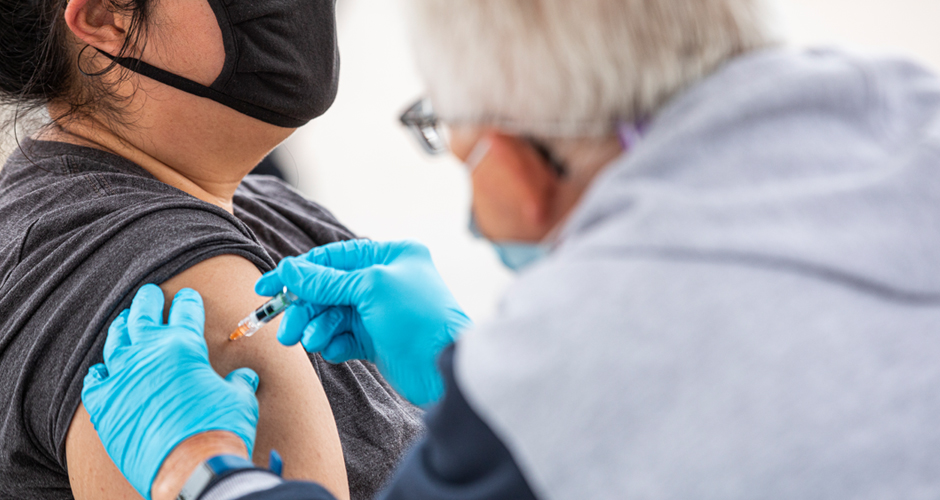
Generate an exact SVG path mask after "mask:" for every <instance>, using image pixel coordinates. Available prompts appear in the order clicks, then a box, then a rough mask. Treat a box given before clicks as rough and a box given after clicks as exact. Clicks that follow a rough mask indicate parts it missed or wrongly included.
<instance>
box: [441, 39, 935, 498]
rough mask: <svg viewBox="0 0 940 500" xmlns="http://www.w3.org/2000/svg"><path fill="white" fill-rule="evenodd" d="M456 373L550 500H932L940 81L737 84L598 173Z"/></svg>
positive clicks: (836, 74)
mask: <svg viewBox="0 0 940 500" xmlns="http://www.w3.org/2000/svg"><path fill="white" fill-rule="evenodd" d="M455 375H456V382H457V384H458V385H459V386H460V389H461V390H462V392H463V394H464V396H465V397H466V400H467V401H468V402H469V404H470V406H471V407H472V409H473V410H474V411H475V412H476V413H477V414H478V415H479V416H480V418H481V419H482V420H483V421H484V422H486V424H487V425H488V426H489V427H490V428H491V429H492V430H493V432H494V433H495V434H496V435H497V436H498V437H499V439H500V440H501V441H502V442H503V443H504V444H505V445H506V447H507V448H508V450H509V452H510V453H511V454H512V457H513V459H514V460H515V462H516V463H517V464H518V466H519V468H520V469H521V471H522V473H523V475H524V476H525V478H526V480H527V482H528V483H529V485H530V486H531V487H532V490H533V491H534V493H535V494H536V496H537V497H539V498H541V499H546V500H549V499H550V500H561V499H566V500H570V499H582V498H583V499H592V500H598V499H644V500H649V499H663V500H665V499H670V500H679V499H682V500H688V499H696V500H707V499H724V500H731V499H740V500H745V499H748V500H751V499H758V498H760V499H794V500H795V499H799V500H811V499H835V498H838V499H843V500H846V499H908V500H910V499H921V498H922V499H936V498H940V80H938V79H937V77H935V76H934V75H933V74H931V73H930V72H928V71H926V70H924V69H923V68H920V67H918V66H917V65H914V64H912V63H909V62H906V61H902V60H894V59H872V58H863V57H856V56H852V55H847V54H845V53H841V52H834V51H810V52H798V51H795V50H789V49H774V50H768V51H763V52H759V53H754V54H750V55H747V56H744V57H741V58H739V59H737V60H735V61H733V62H731V63H729V64H727V65H726V66H725V67H723V68H721V69H720V70H719V71H717V72H716V73H715V74H714V75H712V76H710V77H709V78H707V79H705V80H704V81H702V82H700V83H699V84H697V85H696V86H694V87H692V88H691V89H689V90H687V91H685V92H684V93H682V94H681V95H679V96H678V97H677V98H675V99H673V101H672V102H671V103H670V104H669V105H668V106H667V107H666V108H665V109H663V110H662V111H661V112H660V113H659V114H658V115H657V116H656V117H655V119H654V121H653V123H652V126H651V127H650V129H649V131H648V134H647V135H646V136H645V137H644V139H643V140H642V142H641V143H640V144H639V145H638V146H637V147H636V148H635V149H634V150H633V151H630V152H629V153H628V154H625V155H624V156H623V157H622V158H621V159H619V160H617V161H616V162H615V163H614V164H612V165H611V166H609V167H608V168H607V169H606V170H605V172H604V173H602V174H601V176H600V177H599V178H598V179H597V180H596V182H595V183H594V185H593V187H592V189H591V190H590V191H589V192H588V193H587V195H586V196H585V197H584V199H583V201H582V203H581V204H580V206H579V207H578V208H577V210H576V212H575V213H574V215H573V216H572V217H571V218H570V220H569V222H568V223H567V225H566V227H565V228H564V231H563V233H562V239H561V243H560V245H559V246H558V247H557V249H556V251H555V252H554V253H553V254H552V256H551V257H550V258H549V259H547V260H546V261H544V262H543V263H541V264H539V265H537V266H536V267H535V268H533V269H531V270H530V271H529V272H527V273H525V274H524V275H523V276H522V277H521V279H520V280H519V281H518V283H517V284H515V285H514V286H513V287H512V289H511V290H510V291H509V292H508V294H507V295H506V296H505V298H504V300H503V301H502V305H501V308H500V311H499V314H498V317H497V318H496V319H495V321H492V322H490V323H488V324H485V325H481V326H480V327H478V328H477V329H475V330H474V331H472V332H469V333H468V334H466V335H465V336H464V337H463V338H462V339H461V341H460V343H459V345H458V348H457V352H456V356H455Z"/></svg>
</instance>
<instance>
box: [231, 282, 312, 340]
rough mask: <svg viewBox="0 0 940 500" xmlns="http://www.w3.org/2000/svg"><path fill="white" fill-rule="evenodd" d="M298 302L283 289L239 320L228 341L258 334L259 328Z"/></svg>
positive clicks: (294, 296)
mask: <svg viewBox="0 0 940 500" xmlns="http://www.w3.org/2000/svg"><path fill="white" fill-rule="evenodd" d="M298 300H300V299H299V298H298V297H297V296H296V295H294V294H292V293H290V292H288V291H287V287H284V291H282V292H281V293H279V294H277V295H275V296H274V297H271V300H269V301H267V302H265V303H264V305H263V306H261V307H259V308H258V309H256V310H255V312H253V313H251V314H250V315H248V317H247V318H245V319H243V320H241V322H240V323H238V328H237V329H236V330H235V331H234V332H232V334H231V335H229V336H228V339H229V340H238V339H240V338H242V337H251V336H252V335H254V334H256V333H258V330H260V329H261V327H263V326H264V325H266V324H268V322H270V321H271V320H272V319H274V318H276V317H277V316H278V315H279V314H281V313H282V312H284V310H285V309H287V307H288V306H290V305H291V304H293V303H294V302H297V301H298Z"/></svg>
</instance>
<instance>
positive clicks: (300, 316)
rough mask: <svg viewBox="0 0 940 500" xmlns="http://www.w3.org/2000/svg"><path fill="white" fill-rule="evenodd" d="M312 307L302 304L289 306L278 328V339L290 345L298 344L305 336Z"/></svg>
mask: <svg viewBox="0 0 940 500" xmlns="http://www.w3.org/2000/svg"><path fill="white" fill-rule="evenodd" d="M310 319H311V315H310V309H309V308H307V307H304V306H303V305H301V304H294V305H292V306H290V307H288V308H287V310H286V311H285V312H284V317H282V318H281V324H280V326H278V328H277V340H278V342H280V343H281V344H284V345H286V346H288V347H290V346H293V345H297V343H298V342H300V340H301V338H303V334H304V328H306V327H307V324H309V323H310Z"/></svg>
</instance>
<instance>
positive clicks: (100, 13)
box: [65, 0, 130, 56]
mask: <svg viewBox="0 0 940 500" xmlns="http://www.w3.org/2000/svg"><path fill="white" fill-rule="evenodd" d="M114 10H115V9H114V6H113V5H112V4H111V2H110V1H109V0H71V1H69V3H68V5H66V7H65V23H66V24H68V26H69V29H71V30H72V33H73V34H74V35H75V36H76V37H78V39H79V40H81V41H83V42H85V43H86V44H88V45H90V46H92V47H94V48H96V49H98V50H100V51H103V52H107V53H108V54H111V55H112V56H117V55H118V53H119V52H120V51H121V49H122V48H123V47H124V43H125V41H126V40H127V27H128V24H129V23H130V16H125V15H123V14H121V13H116V12H114Z"/></svg>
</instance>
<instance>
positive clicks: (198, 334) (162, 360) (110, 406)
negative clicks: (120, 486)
mask: <svg viewBox="0 0 940 500" xmlns="http://www.w3.org/2000/svg"><path fill="white" fill-rule="evenodd" d="M204 323H205V312H204V310H203V306H202V297H200V296H199V294H198V293H196V292H195V291H193V290H189V289H183V290H180V292H179V293H177V294H176V297H174V299H173V305H172V307H171V308H170V317H169V324H168V325H164V324H163V291H161V290H160V288H159V287H157V286H156V285H146V286H144V287H142V288H141V289H140V291H138V292H137V296H136V297H134V302H133V303H132V304H131V308H130V309H129V310H126V311H124V312H122V313H121V315H120V316H118V317H117V318H116V319H115V320H114V322H113V323H111V328H110V329H109V330H108V338H107V340H106V341H105V345H104V363H103V364H98V365H95V366H92V367H91V369H90V370H88V375H87V376H86V377H85V387H84V389H83V390H82V402H83V403H84V404H85V408H86V409H87V410H88V413H89V414H90V415H91V422H92V423H93V424H94V425H95V429H96V430H97V431H98V436H99V437H100V438H101V442H102V443H103V444H104V447H105V449H106V450H107V451H108V455H110V456H111V459H112V460H114V463H115V464H117V466H118V469H120V470H121V472H122V473H123V474H124V477H126V478H127V479H128V481H130V483H131V485H133V486H134V488H135V489H137V491H138V492H139V493H140V494H141V495H143V496H144V498H147V499H149V498H150V487H151V485H152V484H153V481H154V479H156V477H157V472H158V471H159V470H160V466H161V465H162V464H163V461H164V459H166V457H167V455H169V454H170V452H171V451H173V449H174V448H176V446H177V445H178V444H180V443H181V442H183V441H185V440H186V439H187V438H190V437H192V436H195V435H196V434H200V433H203V432H207V431H229V432H233V433H235V434H237V435H238V436H239V437H241V438H242V440H244V442H245V446H246V447H247V448H248V454H249V456H250V455H251V450H252V448H253V447H254V442H255V427H256V425H257V424H258V400H257V399H255V390H256V389H257V388H258V375H257V374H255V372H254V371H252V370H250V369H248V368H242V369H239V370H235V371H233V372H232V373H230V374H229V376H228V377H226V378H225V379H222V377H220V376H218V375H217V374H216V373H215V371H213V370H212V366H210V365H209V350H208V348H207V347H206V341H205V338H203V325H204Z"/></svg>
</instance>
